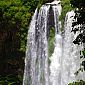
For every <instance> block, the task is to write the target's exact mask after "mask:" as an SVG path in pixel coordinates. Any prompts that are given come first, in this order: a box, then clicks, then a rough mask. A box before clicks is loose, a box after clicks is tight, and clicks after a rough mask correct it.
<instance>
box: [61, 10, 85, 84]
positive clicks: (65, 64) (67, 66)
mask: <svg viewBox="0 0 85 85" xmlns="http://www.w3.org/2000/svg"><path fill="white" fill-rule="evenodd" d="M74 15H75V13H74V11H71V12H68V13H67V14H66V19H65V26H64V35H63V56H62V65H61V73H62V74H61V75H62V76H61V85H68V83H71V82H73V81H76V80H81V79H83V78H85V77H84V73H83V72H80V73H79V74H78V75H75V72H76V71H77V70H78V69H79V68H80V50H81V49H82V48H83V46H81V45H80V46H79V45H75V44H73V41H74V40H75V38H76V36H77V35H78V34H79V32H77V33H76V34H74V33H73V32H71V30H72V22H73V19H74Z"/></svg>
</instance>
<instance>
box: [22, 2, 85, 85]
mask: <svg viewBox="0 0 85 85" xmlns="http://www.w3.org/2000/svg"><path fill="white" fill-rule="evenodd" d="M59 2H60V1H54V2H52V3H46V4H45V5H43V6H42V7H41V8H40V9H39V10H38V9H36V10H35V13H34V15H33V17H32V20H31V23H30V27H29V31H28V37H27V48H26V49H27V50H26V58H25V69H24V78H23V85H68V83H70V82H73V81H76V80H78V79H85V76H84V73H82V72H80V73H79V75H78V76H76V75H75V74H74V73H75V72H76V71H77V70H78V69H79V67H80V54H79V52H80V50H81V49H82V48H83V46H78V45H75V44H73V40H74V39H75V38H76V36H77V35H78V33H77V34H76V35H75V34H74V33H73V32H71V30H72V20H73V17H74V15H75V14H74V12H73V11H71V12H68V13H67V14H66V19H65V26H64V33H63V34H61V32H60V30H59V28H60V25H59V23H60V21H59V15H60V14H61V5H60V4H59ZM52 26H53V27H54V30H55V37H54V39H55V40H54V41H55V42H54V52H53V54H52V56H51V57H50V61H51V63H50V66H49V63H48V61H49V56H48V38H49V33H50V32H49V31H50V29H51V27H52Z"/></svg>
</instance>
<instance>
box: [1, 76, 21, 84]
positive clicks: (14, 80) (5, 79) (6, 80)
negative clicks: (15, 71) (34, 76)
mask: <svg viewBox="0 0 85 85" xmlns="http://www.w3.org/2000/svg"><path fill="white" fill-rule="evenodd" d="M0 85H22V79H20V78H18V76H15V75H7V76H0Z"/></svg>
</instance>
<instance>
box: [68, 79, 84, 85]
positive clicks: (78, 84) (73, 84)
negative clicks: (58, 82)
mask: <svg viewBox="0 0 85 85" xmlns="http://www.w3.org/2000/svg"><path fill="white" fill-rule="evenodd" d="M68 85H85V81H82V80H80V81H76V82H73V83H69V84H68Z"/></svg>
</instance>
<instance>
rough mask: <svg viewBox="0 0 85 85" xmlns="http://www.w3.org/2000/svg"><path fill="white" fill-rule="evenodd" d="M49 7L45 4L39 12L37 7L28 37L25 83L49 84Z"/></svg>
mask: <svg viewBox="0 0 85 85" xmlns="http://www.w3.org/2000/svg"><path fill="white" fill-rule="evenodd" d="M49 8H50V6H49V5H48V6H46V5H43V6H42V7H41V8H40V10H39V13H38V11H37V9H36V11H35V13H34V16H33V18H32V21H31V24H30V27H29V31H28V37H27V40H28V41H27V51H26V58H25V71H24V79H23V85H49V84H48V83H49V78H48V47H47V46H48V43H47V14H48V11H49Z"/></svg>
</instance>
